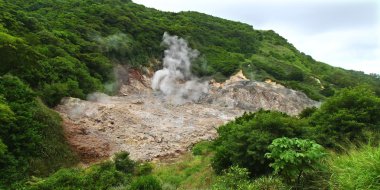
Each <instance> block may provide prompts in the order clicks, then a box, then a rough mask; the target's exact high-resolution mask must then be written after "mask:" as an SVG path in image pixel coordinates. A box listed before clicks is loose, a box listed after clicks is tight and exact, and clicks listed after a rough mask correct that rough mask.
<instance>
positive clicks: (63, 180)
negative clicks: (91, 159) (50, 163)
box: [27, 162, 130, 190]
mask: <svg viewBox="0 0 380 190" xmlns="http://www.w3.org/2000/svg"><path fill="white" fill-rule="evenodd" d="M129 181H130V176H128V175H125V174H124V173H122V172H119V171H117V170H116V169H115V166H114V163H113V162H104V163H100V164H96V165H93V166H91V167H89V168H87V169H61V170H59V171H58V172H56V173H54V174H53V175H51V176H49V177H48V178H45V179H37V180H36V181H30V182H28V184H29V185H28V186H27V187H28V188H29V189H31V190H34V189H35V190H51V189H72V190H75V189H88V190H98V189H104V190H105V189H110V188H112V187H118V186H125V185H127V184H128V182H129Z"/></svg>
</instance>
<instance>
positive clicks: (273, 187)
mask: <svg viewBox="0 0 380 190" xmlns="http://www.w3.org/2000/svg"><path fill="white" fill-rule="evenodd" d="M250 189H252V190H289V189H291V188H290V187H288V186H287V185H286V184H284V183H283V182H282V180H281V178H278V177H274V176H263V177H259V178H257V179H255V180H254V181H253V182H252V183H251V185H250Z"/></svg>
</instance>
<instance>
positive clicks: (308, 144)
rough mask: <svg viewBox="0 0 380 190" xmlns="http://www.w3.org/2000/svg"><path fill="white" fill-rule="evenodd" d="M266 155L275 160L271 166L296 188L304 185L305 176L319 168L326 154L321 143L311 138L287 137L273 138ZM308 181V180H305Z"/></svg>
mask: <svg viewBox="0 0 380 190" xmlns="http://www.w3.org/2000/svg"><path fill="white" fill-rule="evenodd" d="M268 149H269V153H267V154H265V157H267V158H269V159H271V160H273V163H271V164H270V167H272V168H273V169H274V173H275V174H278V175H280V176H281V177H283V179H285V181H286V182H287V183H288V184H293V185H295V187H296V188H302V187H304V185H303V184H301V182H302V181H303V176H304V175H305V174H307V173H310V172H311V171H314V170H319V169H320V168H321V167H320V164H319V161H320V159H321V158H323V157H324V156H325V152H324V149H323V147H322V146H321V145H319V144H317V143H315V142H314V141H310V140H303V139H297V138H293V139H289V138H286V137H283V138H278V139H275V140H273V142H272V144H271V145H269V147H268ZM303 183H307V182H303Z"/></svg>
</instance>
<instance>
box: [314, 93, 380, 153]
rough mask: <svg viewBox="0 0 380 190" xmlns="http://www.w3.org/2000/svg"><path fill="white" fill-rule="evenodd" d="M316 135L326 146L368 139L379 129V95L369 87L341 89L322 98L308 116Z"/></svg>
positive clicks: (336, 146) (341, 145)
mask: <svg viewBox="0 0 380 190" xmlns="http://www.w3.org/2000/svg"><path fill="white" fill-rule="evenodd" d="M310 123H311V125H313V126H314V127H315V128H314V129H315V133H314V134H316V135H315V139H317V141H318V143H320V144H321V145H323V146H324V147H327V148H334V149H340V148H341V147H345V146H346V145H348V144H350V143H351V142H354V143H358V142H359V143H362V142H366V141H368V136H366V132H368V131H370V132H371V133H372V132H373V133H372V134H378V132H379V130H380V98H379V97H377V96H376V95H375V93H374V92H373V91H371V90H370V89H369V88H368V87H357V88H352V89H343V90H341V91H339V92H338V93H337V94H336V95H335V96H333V97H331V98H329V99H328V100H326V102H324V103H323V104H322V106H321V108H320V109H318V110H317V111H316V112H315V113H314V114H313V115H312V116H311V119H310Z"/></svg>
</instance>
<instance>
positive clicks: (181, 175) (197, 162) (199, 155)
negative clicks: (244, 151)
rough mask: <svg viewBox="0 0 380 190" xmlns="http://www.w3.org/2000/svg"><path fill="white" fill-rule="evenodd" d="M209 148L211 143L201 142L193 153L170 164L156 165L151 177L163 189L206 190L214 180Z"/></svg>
mask: <svg viewBox="0 0 380 190" xmlns="http://www.w3.org/2000/svg"><path fill="white" fill-rule="evenodd" d="M211 146H212V143H211V142H201V143H198V144H197V145H195V147H194V148H193V153H191V152H189V153H186V154H184V155H183V156H181V157H180V158H178V159H176V160H175V161H172V162H167V163H156V164H155V165H154V169H153V173H152V175H154V176H156V177H157V178H158V179H159V180H160V181H161V184H162V186H163V189H168V190H170V189H208V188H210V186H211V185H212V184H213V183H214V182H215V180H216V175H215V174H214V171H213V170H212V168H211V157H212V154H213V152H212V150H211V149H212V148H210V147H211Z"/></svg>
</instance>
